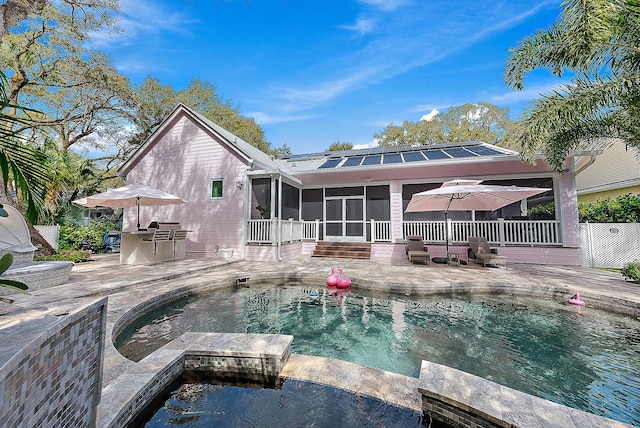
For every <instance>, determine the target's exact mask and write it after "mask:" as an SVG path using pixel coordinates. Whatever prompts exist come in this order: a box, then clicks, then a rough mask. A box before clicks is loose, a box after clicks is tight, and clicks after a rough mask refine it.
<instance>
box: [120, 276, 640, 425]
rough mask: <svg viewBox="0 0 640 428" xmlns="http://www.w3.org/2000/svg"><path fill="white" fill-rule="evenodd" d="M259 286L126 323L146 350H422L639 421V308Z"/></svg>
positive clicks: (137, 349) (367, 360)
mask: <svg viewBox="0 0 640 428" xmlns="http://www.w3.org/2000/svg"><path fill="white" fill-rule="evenodd" d="M310 291H312V289H310V288H308V287H307V288H305V287H301V286H276V285H273V284H265V285H261V286H255V285H252V286H251V287H250V288H239V289H235V288H226V289H224V290H218V291H215V292H211V293H205V294H198V295H192V296H188V297H186V298H183V299H181V300H178V301H174V302H172V303H170V304H169V305H167V306H165V307H161V308H158V309H157V310H154V311H152V312H150V313H148V314H146V315H145V316H144V317H142V318H140V319H138V320H136V322H135V323H134V324H132V325H130V326H128V327H127V329H126V330H124V331H123V332H122V333H121V334H120V335H119V336H118V338H117V339H116V347H117V348H118V349H119V350H120V352H121V353H122V354H123V355H125V356H126V357H128V358H131V359H133V360H136V361H137V360H139V359H141V358H143V357H144V356H146V355H148V354H150V353H151V352H153V351H154V350H155V349H157V348H159V347H160V346H162V345H163V344H165V343H167V342H169V341H170V340H172V339H174V338H176V337H178V336H179V335H180V334H182V333H184V332H186V331H200V332H237V333H280V334H290V335H293V336H294V341H293V345H292V352H293V353H298V354H307V355H317V356H322V357H328V358H336V359H340V360H344V361H350V362H355V363H358V364H362V365H365V366H370V367H376V368H380V369H383V370H387V371H391V372H395V373H400V374H404V375H407V376H413V377H418V375H419V372H420V364H421V361H422V360H423V359H425V360H429V361H432V362H435V363H439V364H444V365H447V366H450V367H454V368H456V369H459V370H463V371H465V372H469V373H472V374H475V375H477V376H481V377H483V378H486V379H489V380H492V381H494V382H497V383H500V384H502V385H506V386H509V387H511V388H515V389H518V390H520V391H524V392H527V393H530V394H534V395H537V396H540V397H543V398H546V399H549V400H552V401H555V402H558V403H561V404H564V405H567V406H571V407H575V408H578V409H581V410H585V411H588V412H591V413H595V414H599V415H602V416H606V417H609V418H612V419H617V420H620V421H623V422H626V423H631V424H638V425H640V414H639V412H638V409H639V408H640V372H639V370H638V367H640V329H639V328H638V327H639V324H640V323H639V321H638V320H637V319H635V318H632V317H626V316H622V315H617V314H612V313H609V312H605V311H599V310H596V309H592V308H582V309H581V310H580V313H579V310H578V309H577V308H576V307H573V306H569V305H566V304H564V303H559V302H556V301H549V300H544V299H542V298H532V297H521V296H507V295H494V294H490V295H487V294H483V295H475V294H464V295H461V294H447V295H435V296H405V295H394V294H381V293H376V292H370V291H366V290H349V291H347V292H346V293H339V294H336V293H329V292H328V291H327V290H326V289H323V288H320V289H319V292H320V299H319V302H318V303H317V304H313V303H312V302H311V299H310V297H309V292H310Z"/></svg>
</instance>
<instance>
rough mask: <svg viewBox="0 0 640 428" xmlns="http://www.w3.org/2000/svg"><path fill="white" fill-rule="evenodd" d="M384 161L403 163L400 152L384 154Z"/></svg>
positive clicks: (386, 162) (385, 162)
mask: <svg viewBox="0 0 640 428" xmlns="http://www.w3.org/2000/svg"><path fill="white" fill-rule="evenodd" d="M383 163H384V164H388V163H402V156H400V153H387V154H385V155H384V162H383Z"/></svg>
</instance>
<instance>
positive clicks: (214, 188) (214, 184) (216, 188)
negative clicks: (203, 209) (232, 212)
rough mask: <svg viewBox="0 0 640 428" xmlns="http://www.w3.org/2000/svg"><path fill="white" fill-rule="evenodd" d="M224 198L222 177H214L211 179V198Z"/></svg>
mask: <svg viewBox="0 0 640 428" xmlns="http://www.w3.org/2000/svg"><path fill="white" fill-rule="evenodd" d="M220 198H222V179H218V178H214V179H212V180H211V199H220Z"/></svg>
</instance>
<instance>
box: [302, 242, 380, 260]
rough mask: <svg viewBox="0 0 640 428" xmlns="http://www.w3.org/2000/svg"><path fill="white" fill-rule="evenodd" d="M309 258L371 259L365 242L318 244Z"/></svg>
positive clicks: (369, 248) (369, 249)
mask: <svg viewBox="0 0 640 428" xmlns="http://www.w3.org/2000/svg"><path fill="white" fill-rule="evenodd" d="M311 257H334V258H346V259H365V260H368V259H370V258H371V244H369V243H366V242H318V244H317V245H316V249H315V250H314V251H313V254H312V255H311Z"/></svg>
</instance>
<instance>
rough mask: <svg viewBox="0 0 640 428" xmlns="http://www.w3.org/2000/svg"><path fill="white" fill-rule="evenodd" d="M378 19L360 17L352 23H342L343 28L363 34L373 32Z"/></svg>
mask: <svg viewBox="0 0 640 428" xmlns="http://www.w3.org/2000/svg"><path fill="white" fill-rule="evenodd" d="M375 24H376V21H375V20H374V19H371V18H363V17H360V18H358V19H356V22H355V23H353V24H351V25H342V26H341V28H344V29H346V30H350V31H354V32H356V33H359V34H360V35H361V36H363V35H365V34H368V33H371V32H372V31H373V29H374V28H375Z"/></svg>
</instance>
